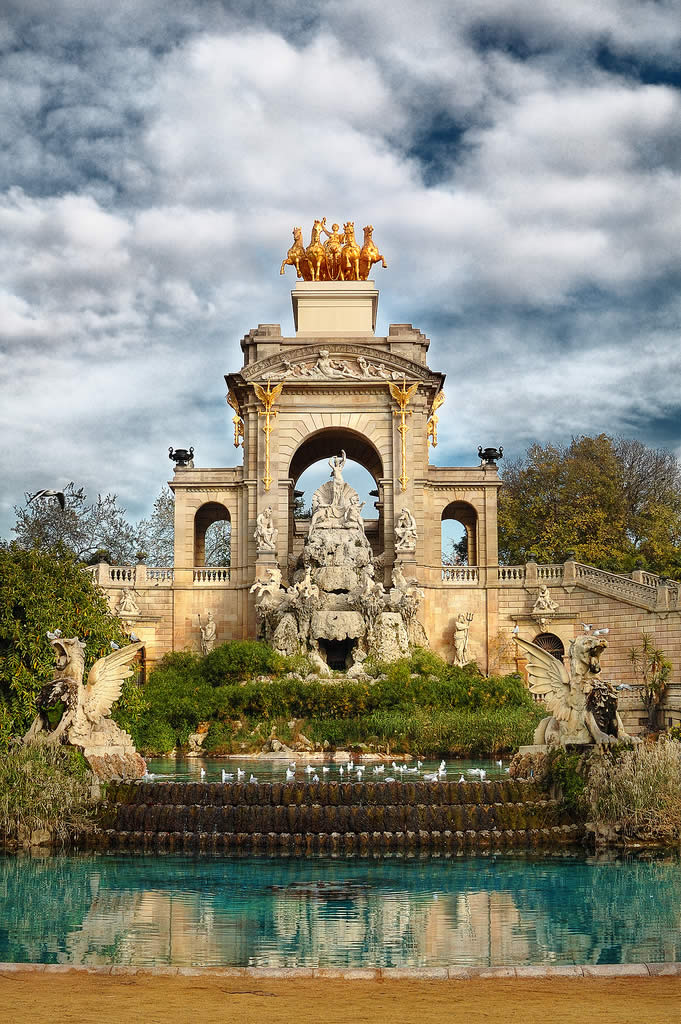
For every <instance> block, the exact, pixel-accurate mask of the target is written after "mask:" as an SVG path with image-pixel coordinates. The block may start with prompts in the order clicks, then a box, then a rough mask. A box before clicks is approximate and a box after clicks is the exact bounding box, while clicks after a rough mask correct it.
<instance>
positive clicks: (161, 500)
mask: <svg viewBox="0 0 681 1024" xmlns="http://www.w3.org/2000/svg"><path fill="white" fill-rule="evenodd" d="M174 524H175V495H174V494H173V492H172V491H171V490H170V488H169V487H167V486H166V487H163V488H162V489H161V492H160V494H159V496H158V497H157V498H156V501H155V502H154V507H153V509H152V512H151V516H150V517H149V519H143V520H142V521H141V522H140V524H139V527H138V542H139V545H140V550H141V551H143V552H144V554H145V558H144V561H145V562H146V563H147V564H148V565H159V566H170V565H173V563H174V536H175V525H174Z"/></svg>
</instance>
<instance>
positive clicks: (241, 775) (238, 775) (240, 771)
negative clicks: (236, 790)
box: [236, 768, 246, 780]
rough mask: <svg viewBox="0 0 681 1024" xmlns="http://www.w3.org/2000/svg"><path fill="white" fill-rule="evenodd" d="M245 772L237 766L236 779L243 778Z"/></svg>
mask: <svg viewBox="0 0 681 1024" xmlns="http://www.w3.org/2000/svg"><path fill="white" fill-rule="evenodd" d="M245 774H246V772H245V771H244V770H243V769H242V768H237V770H236V777H237V780H238V779H243V777H244V775H245Z"/></svg>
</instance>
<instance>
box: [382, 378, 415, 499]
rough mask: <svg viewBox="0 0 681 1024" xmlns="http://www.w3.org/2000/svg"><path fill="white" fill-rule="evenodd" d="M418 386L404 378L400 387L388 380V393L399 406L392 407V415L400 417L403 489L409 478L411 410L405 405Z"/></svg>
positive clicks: (401, 479) (401, 480) (401, 482)
mask: <svg viewBox="0 0 681 1024" xmlns="http://www.w3.org/2000/svg"><path fill="white" fill-rule="evenodd" d="M418 386H419V382H418V381H417V382H416V384H412V385H411V386H410V387H407V382H406V380H403V381H402V388H399V387H398V386H397V384H393V382H392V381H388V387H389V389H390V394H391V395H392V397H393V398H394V400H395V401H396V402H397V404H398V406H399V409H398V410H396V409H393V416H399V417H400V425H399V427H398V428H397V429H398V430H399V432H400V436H401V438H402V473H401V475H400V484H401V485H402V490H403V491H404V490H406V489H407V482H408V480H409V477H408V476H407V431H408V430H409V427H408V426H407V416H411V414H412V412H411V409H407V406H408V405H409V402H410V401H411V398H412V395H414V393H415V392H416V389H417V388H418Z"/></svg>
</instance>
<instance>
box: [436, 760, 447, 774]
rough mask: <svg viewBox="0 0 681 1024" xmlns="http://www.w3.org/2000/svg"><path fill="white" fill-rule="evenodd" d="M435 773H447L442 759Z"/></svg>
mask: <svg viewBox="0 0 681 1024" xmlns="http://www.w3.org/2000/svg"><path fill="white" fill-rule="evenodd" d="M437 773H438V775H446V774H447V765H446V764H445V762H444V761H440V767H439V768H438V770H437Z"/></svg>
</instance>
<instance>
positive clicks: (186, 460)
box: [168, 445, 194, 469]
mask: <svg viewBox="0 0 681 1024" xmlns="http://www.w3.org/2000/svg"><path fill="white" fill-rule="evenodd" d="M168 458H169V459H172V460H173V462H174V463H175V467H176V468H177V469H179V468H181V467H183V466H189V465H190V464H191V463H192V460H193V458H194V449H193V448H189V449H187V448H173V446H172V445H171V446H170V448H169V449H168Z"/></svg>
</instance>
